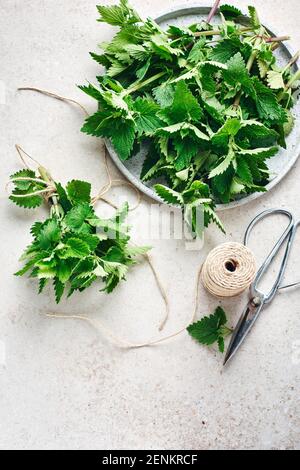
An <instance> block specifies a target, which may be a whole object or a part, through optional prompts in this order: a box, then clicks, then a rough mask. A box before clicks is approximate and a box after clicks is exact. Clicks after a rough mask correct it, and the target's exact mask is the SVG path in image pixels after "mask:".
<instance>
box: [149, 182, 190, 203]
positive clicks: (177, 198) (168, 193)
mask: <svg viewBox="0 0 300 470" xmlns="http://www.w3.org/2000/svg"><path fill="white" fill-rule="evenodd" d="M154 189H155V191H156V193H157V194H158V195H159V197H161V198H162V199H163V200H164V201H165V202H167V203H168V204H176V205H181V204H182V203H183V200H182V196H181V194H180V193H177V192H176V191H174V190H173V189H170V188H168V187H167V186H163V185H162V184H156V185H155V186H154Z"/></svg>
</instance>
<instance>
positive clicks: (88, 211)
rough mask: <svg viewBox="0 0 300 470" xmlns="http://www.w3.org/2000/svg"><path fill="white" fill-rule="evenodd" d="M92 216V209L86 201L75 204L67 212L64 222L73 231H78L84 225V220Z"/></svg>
mask: <svg viewBox="0 0 300 470" xmlns="http://www.w3.org/2000/svg"><path fill="white" fill-rule="evenodd" d="M92 216H93V209H92V208H91V206H90V205H89V204H88V203H81V204H77V205H75V206H74V207H72V209H71V210H70V211H69V212H68V213H67V215H66V217H65V220H64V222H65V224H66V225H67V227H68V228H69V229H71V230H73V231H74V232H80V231H82V230H83V229H84V227H85V221H86V220H87V219H88V218H90V217H92Z"/></svg>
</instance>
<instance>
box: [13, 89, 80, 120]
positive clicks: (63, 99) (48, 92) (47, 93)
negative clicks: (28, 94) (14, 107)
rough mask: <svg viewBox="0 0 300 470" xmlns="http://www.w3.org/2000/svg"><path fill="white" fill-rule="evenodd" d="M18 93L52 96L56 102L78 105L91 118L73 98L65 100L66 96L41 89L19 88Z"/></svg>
mask: <svg viewBox="0 0 300 470" xmlns="http://www.w3.org/2000/svg"><path fill="white" fill-rule="evenodd" d="M18 91H36V92H37V93H41V94H42V95H46V96H50V97H51V98H55V99H56V100H59V101H63V102H65V103H73V104H76V105H77V106H78V107H79V108H80V109H81V110H82V111H83V112H84V114H85V115H86V116H89V113H88V112H87V110H86V108H85V107H84V106H83V105H82V104H80V103H79V102H78V101H76V100H74V99H72V98H65V97H64V96H60V95H57V94H56V93H52V92H51V91H47V90H42V89H41V88H35V87H29V86H27V87H20V88H18Z"/></svg>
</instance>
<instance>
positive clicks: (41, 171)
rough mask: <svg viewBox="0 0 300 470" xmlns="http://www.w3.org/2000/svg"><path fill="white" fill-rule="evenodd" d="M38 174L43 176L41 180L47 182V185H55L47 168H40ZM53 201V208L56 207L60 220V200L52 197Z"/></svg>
mask: <svg viewBox="0 0 300 470" xmlns="http://www.w3.org/2000/svg"><path fill="white" fill-rule="evenodd" d="M38 172H39V174H40V175H41V178H42V180H43V181H45V182H46V183H47V184H48V183H50V184H53V185H54V181H53V179H52V177H51V175H50V174H49V172H48V171H47V170H46V168H44V167H43V166H39V167H38ZM51 200H52V203H53V207H54V211H55V213H56V215H57V217H59V218H60V216H61V207H60V205H59V203H58V199H57V197H56V196H54V195H53V196H51Z"/></svg>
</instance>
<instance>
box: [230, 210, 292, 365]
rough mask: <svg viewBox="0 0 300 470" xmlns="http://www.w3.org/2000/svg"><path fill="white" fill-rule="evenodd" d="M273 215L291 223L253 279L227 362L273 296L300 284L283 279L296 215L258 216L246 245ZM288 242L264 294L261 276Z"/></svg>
mask: <svg viewBox="0 0 300 470" xmlns="http://www.w3.org/2000/svg"><path fill="white" fill-rule="evenodd" d="M272 214H282V215H284V216H286V217H287V219H288V221H289V223H288V226H287V227H286V229H285V230H284V232H283V233H282V235H281V236H280V238H279V240H278V241H277V243H276V244H275V245H274V247H273V249H272V250H271V252H270V253H269V255H268V256H267V258H266V259H265V261H264V262H263V264H262V265H261V267H260V268H259V270H258V272H257V274H256V276H255V279H254V281H253V282H252V284H251V286H250V291H249V297H250V298H249V302H248V305H247V306H246V308H245V310H244V311H243V313H242V315H241V317H240V319H239V321H238V323H237V325H236V327H235V329H234V332H233V334H232V337H231V341H230V343H229V346H228V349H227V351H226V355H225V360H224V365H225V364H226V363H227V362H228V361H229V360H230V359H231V358H232V357H233V356H234V354H235V353H236V352H237V350H238V349H239V347H240V346H241V344H242V343H243V341H244V339H245V338H246V336H247V334H248V333H249V331H250V330H251V328H252V327H253V325H254V323H255V321H256V320H257V318H258V317H259V315H260V313H261V312H262V310H263V308H264V307H265V306H266V305H268V304H269V303H270V302H272V300H273V299H274V297H275V295H276V294H277V292H278V291H279V290H281V289H287V288H289V287H295V286H298V285H300V282H294V283H292V284H289V285H286V286H282V285H281V283H282V280H283V277H284V274H285V270H286V267H287V263H288V259H289V255H290V253H291V248H292V245H293V242H294V240H295V235H296V231H297V228H298V226H299V225H300V220H299V221H298V222H295V220H294V217H293V215H292V214H291V213H290V212H289V211H287V210H284V209H268V210H266V211H264V212H262V213H261V214H259V215H258V216H256V217H255V218H254V219H253V220H252V222H251V223H250V225H249V226H248V228H247V230H246V233H245V237H244V244H245V245H246V246H247V244H248V241H249V236H250V233H251V231H252V229H253V228H254V226H255V225H256V224H257V223H258V222H260V221H261V220H263V219H264V218H266V217H267V216H269V215H272ZM284 244H286V247H285V251H284V254H283V258H282V262H281V266H280V269H279V272H278V275H277V277H276V279H275V282H274V284H273V287H272V288H271V289H270V291H269V292H268V293H263V292H261V291H260V290H259V289H258V284H259V282H260V281H261V279H262V277H263V276H264V274H265V273H266V272H267V270H268V269H269V267H270V265H271V264H272V262H273V260H274V258H275V257H276V255H277V254H278V252H279V250H280V249H281V248H282V246H283V245H284Z"/></svg>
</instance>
